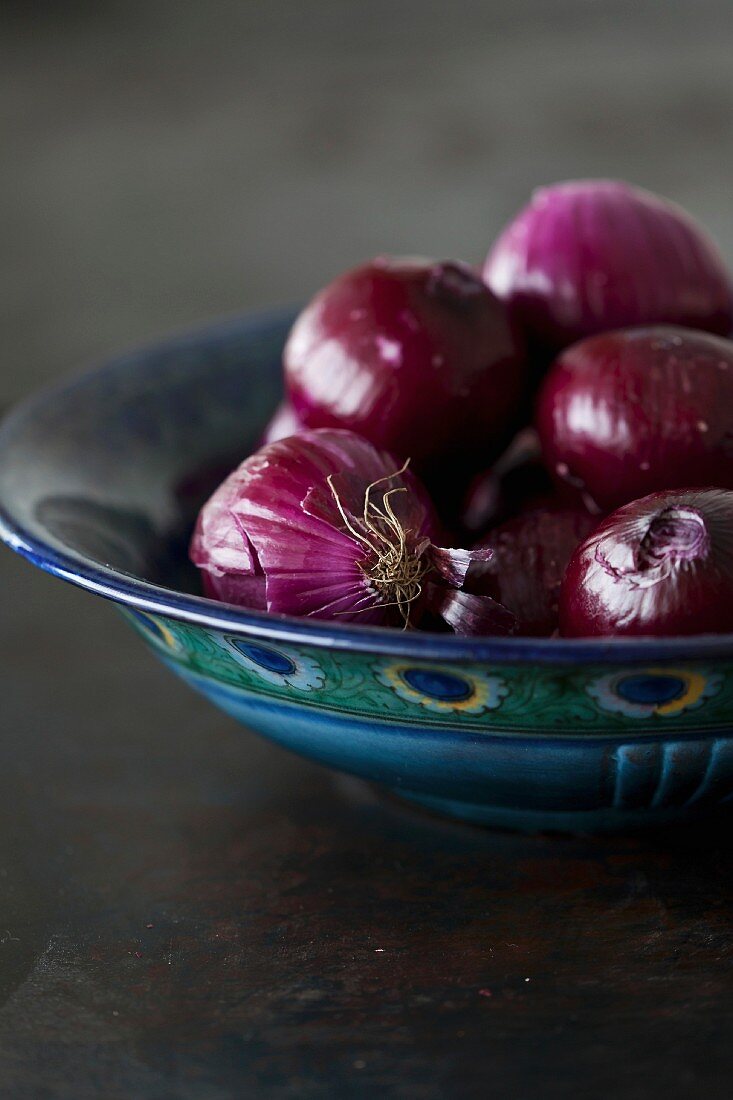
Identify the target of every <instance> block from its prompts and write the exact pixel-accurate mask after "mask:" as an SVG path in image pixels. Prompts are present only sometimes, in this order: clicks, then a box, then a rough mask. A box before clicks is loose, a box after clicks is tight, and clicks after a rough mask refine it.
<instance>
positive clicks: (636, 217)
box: [484, 180, 733, 349]
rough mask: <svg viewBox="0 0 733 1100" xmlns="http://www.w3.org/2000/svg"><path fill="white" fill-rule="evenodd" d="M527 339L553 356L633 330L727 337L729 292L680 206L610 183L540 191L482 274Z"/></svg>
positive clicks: (708, 245) (717, 263) (715, 255)
mask: <svg viewBox="0 0 733 1100" xmlns="http://www.w3.org/2000/svg"><path fill="white" fill-rule="evenodd" d="M484 278H485V280H486V283H487V284H488V286H489V287H490V288H491V289H492V290H493V291H494V293H495V294H497V295H498V296H499V297H500V298H501V299H503V300H504V301H505V302H507V303H508V304H509V306H510V308H511V311H512V314H513V316H514V317H515V318H516V319H517V320H518V321H519V322H520V323H521V324H522V326H523V327H524V328H525V330H526V331H527V333H528V334H530V335H531V336H532V337H534V339H535V340H536V341H537V342H538V343H540V344H542V345H546V346H549V347H552V348H555V349H559V348H562V347H565V346H566V345H567V344H571V343H573V342H574V341H575V340H579V339H581V338H582V337H584V336H590V335H592V334H594V333H597V332H606V331H608V330H609V329H615V328H624V327H626V326H628V325H644V324H657V323H661V322H668V323H670V324H677V325H688V326H689V327H691V328H701V329H707V330H709V331H710V332H717V333H720V334H723V335H726V334H727V333H729V332H730V330H731V321H732V319H733V289H732V288H731V281H730V276H729V275H728V272H727V271H726V269H725V266H724V264H723V260H722V258H721V256H720V254H719V252H718V250H717V248H716V246H715V244H714V243H713V241H712V240H711V239H710V238H709V237H708V235H707V234H706V233H705V232H704V231H703V230H702V229H701V227H700V226H699V225H697V223H696V222H694V221H693V220H692V218H691V217H690V216H689V215H688V214H686V213H685V211H684V210H682V209H680V207H678V206H676V205H674V204H673V203H671V202H668V201H667V200H665V199H662V198H659V197H658V196H656V195H653V194H652V193H651V192H649V191H643V190H641V189H640V188H638V187H631V186H630V185H629V184H626V183H619V182H615V181H613V180H581V181H578V182H571V183H559V184H555V185H554V186H553V187H546V188H542V189H541V190H539V191H536V192H535V194H534V195H533V196H532V200H531V202H530V203H529V205H528V206H526V207H525V208H524V209H523V210H522V211H521V212H520V213H519V214H518V215H517V217H516V218H515V219H514V221H513V222H511V224H510V225H509V226H508V227H507V228H506V229H505V230H504V232H503V233H502V235H501V236H500V237H499V239H498V241H497V242H496V244H495V245H494V247H493V248H492V250H491V252H490V253H489V256H488V258H487V260H486V264H485V267H484Z"/></svg>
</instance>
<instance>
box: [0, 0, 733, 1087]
mask: <svg viewBox="0 0 733 1100" xmlns="http://www.w3.org/2000/svg"><path fill="white" fill-rule="evenodd" d="M2 18H3V19H4V20H5V22H4V24H3V27H2V33H0V105H1V109H0V126H2V129H3V133H2V148H3V162H4V163H3V171H2V173H0V237H1V239H2V252H1V254H2V256H3V262H2V264H0V324H2V332H3V355H2V357H0V405H3V404H6V403H10V402H12V401H14V400H16V399H17V398H19V397H21V396H22V395H23V394H25V393H27V392H29V391H30V390H31V389H33V388H34V387H35V386H36V385H38V384H40V383H42V382H44V381H48V380H50V379H52V378H54V377H56V376H58V375H60V374H63V373H65V372H67V371H68V370H71V369H73V368H75V367H76V366H77V365H78V363H79V362H82V361H85V360H88V359H89V358H92V357H95V356H97V355H100V354H103V353H107V352H108V351H110V350H112V349H113V348H116V347H119V346H122V345H125V344H127V343H132V342H136V341H139V340H141V339H143V338H146V337H147V336H150V335H153V334H154V333H156V332H161V331H163V330H165V329H167V328H169V327H172V326H175V325H179V324H182V323H189V322H191V321H193V320H195V319H196V318H198V317H203V316H204V315H207V314H213V313H217V312H223V311H225V310H229V309H235V308H248V307H250V306H257V305H263V304H266V303H271V302H278V301H280V302H281V301H288V300H295V299H298V298H301V297H304V296H306V295H307V294H308V293H309V292H310V291H312V289H313V288H314V287H316V286H317V285H319V284H320V283H322V282H324V281H325V280H327V279H328V278H329V277H330V276H331V275H332V274H333V273H334V272H335V271H337V270H338V269H339V268H341V267H343V266H345V265H346V264H348V263H352V262H356V261H357V260H359V259H361V258H362V257H364V256H367V255H369V254H373V253H376V252H379V251H384V250H392V251H408V252H416V251H419V252H427V253H429V254H438V255H450V254H451V253H458V254H460V255H463V256H465V257H466V258H468V259H479V258H480V256H481V253H482V252H483V251H484V249H485V246H486V244H487V243H488V240H489V239H490V237H491V236H492V234H493V233H494V232H495V231H496V230H497V229H498V227H499V226H500V224H501V222H502V220H503V219H505V218H506V217H507V216H508V215H509V214H510V213H511V211H512V210H513V209H514V208H515V207H516V206H517V204H518V203H519V202H521V201H523V199H524V198H525V196H526V194H527V193H528V191H529V190H530V188H531V187H532V186H533V185H535V184H536V183H538V182H543V181H547V180H552V179H554V178H563V177H567V176H577V175H588V174H594V175H599V174H601V175H603V174H606V175H620V176H624V177H628V178H631V179H633V180H635V181H636V182H639V183H642V184H646V185H647V186H651V187H653V188H656V189H659V190H661V191H663V192H666V193H667V194H669V195H671V196H672V197H674V198H677V199H678V200H680V201H682V202H683V203H685V204H686V205H688V206H689V207H690V208H691V209H692V210H693V211H695V213H697V214H698V215H699V216H701V217H702V218H703V219H704V220H705V221H706V222H707V224H708V225H709V226H710V228H711V229H712V230H713V231H714V232H715V234H716V235H717V236H718V238H719V239H720V241H721V244H722V247H723V249H724V251H726V253H727V254H728V255H729V256H733V220H731V217H730V187H729V180H730V178H731V174H733V130H732V129H731V126H730V119H731V104H732V101H733V68H732V67H731V65H730V42H731V33H732V32H733V10H731V8H730V5H729V4H728V3H727V0H689V2H686V0H668V2H666V3H665V4H664V5H661V4H659V5H657V4H649V5H639V4H632V3H630V2H629V3H627V2H626V0H609V2H608V3H604V4H603V5H597V4H588V3H586V2H585V0H557V2H552V3H545V2H544V0H494V2H492V3H485V2H483V0H482V2H479V0H453V2H452V3H450V4H444V3H440V2H438V0H389V2H388V0H370V3H368V4H360V3H358V0H322V2H319V3H313V4H307V5H304V4H302V3H300V2H299V3H295V2H291V0H268V2H267V3H261V4H260V3H241V4H230V3H225V2H224V0H210V2H207V3H204V2H203V0H175V2H174V0H146V2H144V3H143V2H142V0H128V2H127V3H125V4H118V3H115V2H113V0H107V2H104V3H98V4H88V3H85V2H83V0H75V2H73V3H68V4H64V5H53V4H49V5H44V4H34V5H29V4H22V3H20V2H15V3H10V2H9V3H8V4H6V5H3V14H2ZM0 592H1V593H2V603H1V604H0V625H1V629H0V687H1V688H2V690H1V691H0V733H1V736H0V815H1V816H2V827H1V828H0V1094H1V1095H2V1096H3V1097H4V1096H8V1097H10V1098H11V1100H37V1098H40V1100H44V1098H53V1100H55V1098H57V1097H58V1098H61V1100H88V1098H93V1100H96V1098H97V1097H100V1098H105V1100H107V1098H110V1100H117V1098H120V1100H122V1098H124V1100H128V1098H131V1097H133V1098H135V1100H137V1098H140V1100H169V1098H170V1100H179V1098H180V1100H225V1098H229V1097H253V1098H259V1097H265V1098H268V1097H274V1098H280V1097H283V1098H301V1097H302V1098H305V1100H308V1098H311V1097H314V1098H316V1097H317V1098H321V1097H325V1098H331V1097H335V1098H338V1100H340V1098H342V1097H344V1098H350V1097H356V1098H358V1097H372V1096H374V1095H380V1094H381V1095H384V1096H385V1097H390V1098H391V1097H395V1098H401V1097H405V1098H409V1100H421V1098H425V1100H433V1098H435V1100H443V1098H450V1100H453V1098H454V1097H456V1098H461V1097H474V1096H476V1097H486V1096H491V1097H493V1096H496V1097H499V1096H501V1097H504V1096H508V1097H518V1098H520V1100H523V1098H525V1097H527V1098H532V1100H535V1098H540V1100H554V1098H563V1100H564V1098H566V1097H571V1096H572V1097H577V1098H580V1100H583V1098H584V1097H593V1098H599V1100H616V1098H618V1100H621V1098H623V1100H676V1098H680V1100H686V1098H692V1097H695V1098H697V1097H707V1098H710V1100H715V1098H717V1097H721V1098H722V1097H726V1098H727V1097H729V1096H730V1094H731V1085H730V1079H731V1075H732V1073H733V1041H732V1040H733V934H732V929H731V904H730V903H731V873H730V872H731V839H730V831H729V830H727V829H725V828H724V827H723V825H722V824H720V823H718V824H710V825H707V826H700V827H699V828H690V829H685V830H680V831H667V832H663V833H657V834H654V835H650V836H646V837H642V836H632V837H625V838H611V839H608V838H607V839H593V838H577V837H576V838H572V837H571V838H568V837H550V836H539V837H536V836H535V837H533V836H529V837H527V836H519V835H512V834H508V833H506V834H502V833H497V832H488V831H486V832H482V831H479V830H473V829H469V828H464V827H459V826H455V825H451V824H448V823H444V822H441V821H439V820H437V819H432V818H429V817H427V816H420V815H418V814H416V813H414V812H412V811H409V810H407V809H405V808H403V807H402V806H400V805H399V804H398V803H396V802H394V801H391V800H388V799H385V798H383V797H382V796H381V795H380V794H379V793H377V792H375V791H373V790H371V789H370V788H368V787H366V786H364V785H361V784H358V783H356V782H353V781H350V780H346V779H342V778H338V777H335V776H332V775H330V774H329V773H327V772H325V771H323V770H321V769H319V768H317V767H314V766H312V765H309V764H307V763H304V762H301V761H299V760H297V759H295V758H293V757H290V756H287V755H286V754H284V753H283V752H281V751H280V750H278V749H276V748H274V747H272V746H269V745H267V744H266V743H265V742H263V741H260V740H258V739H257V738H256V737H254V736H253V735H251V734H249V733H247V732H246V731H245V730H242V729H240V728H238V727H237V726H236V725H235V724H234V723H233V722H232V721H231V720H229V719H228V718H226V717H224V716H223V715H221V714H219V713H217V712H216V711H214V710H213V709H212V708H210V707H209V706H208V705H207V704H206V703H205V702H204V701H203V700H201V699H199V698H198V697H196V696H194V695H191V694H189V693H187V692H186V690H185V688H184V687H183V686H182V685H181V684H180V683H179V682H178V681H175V680H174V679H173V678H172V677H171V676H170V674H169V673H167V672H166V671H165V670H164V669H163V668H162V667H160V666H159V665H158V664H157V663H156V662H155V661H154V659H153V658H152V656H150V655H149V654H148V653H147V652H145V651H144V649H143V647H142V646H141V644H140V642H139V641H138V640H137V639H136V638H135V637H133V635H132V633H131V632H130V631H129V630H128V628H127V627H126V626H125V625H124V624H123V623H122V621H121V620H120V619H119V617H118V616H117V615H116V613H115V612H114V610H113V608H112V607H111V606H109V605H105V604H103V603H102V602H101V601H98V600H95V599H93V598H92V597H89V596H86V595H84V594H82V593H80V592H78V591H74V590H73V589H71V588H69V587H66V586H64V585H62V584H61V583H59V582H57V581H54V580H52V579H50V578H48V577H45V576H43V575H42V574H40V573H36V572H34V571H33V570H31V569H30V568H29V567H28V566H27V565H25V564H23V563H21V562H20V561H19V560H17V559H15V558H13V557H12V556H11V555H10V554H9V553H5V554H3V555H2V557H1V558H0Z"/></svg>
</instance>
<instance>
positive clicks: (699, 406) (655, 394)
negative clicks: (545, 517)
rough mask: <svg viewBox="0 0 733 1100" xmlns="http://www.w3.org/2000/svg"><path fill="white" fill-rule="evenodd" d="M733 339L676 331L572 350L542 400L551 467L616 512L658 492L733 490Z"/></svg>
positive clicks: (620, 336) (641, 333)
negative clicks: (693, 488)
mask: <svg viewBox="0 0 733 1100" xmlns="http://www.w3.org/2000/svg"><path fill="white" fill-rule="evenodd" d="M731 410H733V343H731V342H730V341H729V340H723V339H721V338H720V337H718V336H711V335H709V334H708V333H704V332H693V331H692V330H690V329H679V328H672V327H668V326H660V327H658V328H648V329H628V330H625V331H621V332H612V333H607V334H606V335H603V336H595V337H592V338H591V339H589V340H584V341H582V342H581V343H579V344H575V345H574V346H573V347H571V348H567V349H566V350H565V351H564V352H562V353H561V354H560V356H559V358H558V359H557V360H556V361H555V363H554V365H553V367H552V369H551V370H550V373H549V374H548V376H547V378H546V380H545V384H544V386H543V388H542V391H541V393H540V396H539V400H538V406H537V427H538V430H539V434H540V439H541V443H542V450H543V453H544V456H545V461H546V463H547V466H548V468H549V469H550V471H551V472H552V473H553V474H554V475H555V477H556V478H557V479H558V481H560V482H564V483H565V484H566V485H569V486H570V487H571V488H573V489H577V490H580V491H581V492H585V493H587V494H589V495H590V497H591V498H592V499H593V500H594V501H595V502H596V503H597V504H598V505H599V506H600V508H601V510H602V511H606V512H607V511H610V510H611V509H612V508H615V507H617V506H618V505H619V504H625V503H626V502H627V501H629V500H635V499H636V498H637V497H640V496H644V495H645V494H647V493H651V492H654V491H655V490H658V489H677V488H684V487H685V486H689V485H721V486H723V487H724V488H733V420H732V419H731V415H732V414H731Z"/></svg>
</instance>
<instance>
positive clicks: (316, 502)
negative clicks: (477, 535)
mask: <svg viewBox="0 0 733 1100" xmlns="http://www.w3.org/2000/svg"><path fill="white" fill-rule="evenodd" d="M437 530H438V526H437V521H436V518H435V516H434V514H433V511H432V507H431V505H430V502H429V500H428V498H427V496H426V494H425V491H424V490H423V488H422V486H421V485H420V483H419V482H418V481H417V479H416V478H415V477H413V476H412V475H411V474H410V473H409V471H408V470H407V469H406V468H405V467H404V466H403V467H400V466H399V464H398V463H397V462H396V461H395V460H394V459H393V458H391V456H390V455H388V454H386V453H385V452H382V451H378V450H377V449H376V448H375V447H373V446H372V445H371V443H368V442H367V441H366V440H364V439H361V438H360V437H359V436H357V435H355V434H354V433H352V432H345V431H331V430H321V431H308V430H304V431H302V432H300V433H299V434H298V435H293V436H290V437H288V438H287V439H282V440H279V441H278V442H275V443H271V444H269V445H267V446H265V447H263V448H262V449H261V450H260V451H258V452H257V453H256V454H254V455H252V456H251V457H250V458H248V459H246V460H245V461H244V462H243V463H242V465H241V466H239V467H238V468H237V469H236V470H235V471H234V472H233V473H232V474H230V475H229V477H228V478H227V479H226V481H224V482H223V484H222V485H221V486H220V487H219V488H218V489H217V491H216V492H215V493H214V495H213V496H212V497H211V499H210V500H209V501H208V502H207V504H205V505H204V507H203V508H202V510H201V512H200V514H199V518H198V523H197V525H196V530H195V532H194V535H193V539H192V541H191V550H190V554H191V560H192V561H193V563H194V564H195V565H196V566H198V568H199V569H200V570H201V573H202V578H203V585H204V591H205V592H206V594H207V595H209V596H211V597H213V598H218V599H223V600H226V601H227V602H229V603H236V604H241V605H244V606H247V607H256V608H266V609H267V610H268V611H272V612H279V613H282V614H287V615H305V616H312V617H313V618H318V619H335V620H336V621H339V622H349V621H356V622H359V623H370V624H376V625H385V626H387V625H403V626H406V625H411V626H414V625H417V624H418V623H419V621H420V619H421V618H422V617H423V616H425V617H426V618H427V617H429V616H440V617H442V618H443V620H444V621H446V622H447V623H448V624H449V625H450V626H451V627H452V628H453V629H454V630H455V631H456V632H457V633H476V632H478V633H488V634H496V633H507V632H510V631H511V630H512V629H513V627H514V619H513V616H512V615H511V614H510V613H509V612H508V611H506V609H504V608H501V607H499V606H498V605H497V604H496V603H495V602H494V601H493V600H492V599H490V598H488V597H482V596H480V595H471V594H470V593H462V594H461V598H460V600H459V599H457V598H456V594H455V593H456V590H458V589H460V588H461V587H462V585H463V582H464V580H465V577H466V573H467V571H468V568H469V566H470V565H471V564H472V562H475V561H485V560H487V559H488V558H489V557H490V556H491V554H490V551H487V550H477V551H469V550H461V549H459V550H451V549H445V548H442V547H439V546H436V545H434V542H433V539H434V538H435V537H436V532H437Z"/></svg>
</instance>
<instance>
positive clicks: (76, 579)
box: [0, 308, 733, 665]
mask: <svg viewBox="0 0 733 1100" xmlns="http://www.w3.org/2000/svg"><path fill="white" fill-rule="evenodd" d="M288 314H290V315H292V310H285V309H282V308H281V309H276V310H267V311H258V312H255V313H245V314H234V315H227V316H225V317H221V318H218V319H215V320H214V321H209V322H206V323H203V324H198V325H196V326H194V327H188V328H185V329H184V330H183V331H180V332H176V333H174V334H172V335H169V336H167V337H163V338H162V339H157V340H154V341H151V342H145V343H142V344H140V345H137V346H135V347H133V348H132V350H129V351H127V352H124V353H123V354H121V355H117V356H115V357H114V358H112V359H110V360H108V361H103V362H102V364H101V365H97V366H93V367H92V368H91V369H87V370H84V371H83V372H81V373H78V372H77V373H74V374H72V375H70V376H68V377H66V378H62V379H61V380H60V381H57V382H54V383H51V384H50V385H48V386H44V387H42V388H41V389H39V390H38V391H36V392H35V393H34V394H32V395H31V396H29V397H27V398H25V399H24V400H21V401H20V402H19V403H18V404H17V405H16V406H15V407H14V408H12V409H11V411H10V412H9V413H8V414H7V415H6V416H5V417H4V418H3V420H2V421H1V422H0V464H2V462H3V455H4V452H6V451H8V450H9V445H10V444H11V443H12V440H13V437H14V436H15V434H16V433H18V432H20V431H22V429H23V427H24V426H25V425H27V424H29V423H31V422H32V421H33V419H34V417H35V416H36V415H37V414H38V413H39V412H41V411H42V410H43V409H45V408H46V406H47V405H48V404H49V403H52V402H55V401H56V400H57V399H58V398H59V397H60V396H61V395H62V394H63V395H68V393H69V391H72V390H75V389H80V388H83V387H84V386H85V385H86V384H88V383H89V382H91V381H93V380H97V379H98V378H99V376H100V374H107V373H116V372H119V371H122V370H124V369H125V368H126V367H129V365H130V364H131V362H133V361H134V360H135V359H136V358H137V357H139V356H141V355H151V354H153V353H155V354H160V355H162V354H165V353H166V352H172V351H175V350H177V349H180V348H181V346H186V345H188V344H194V343H195V344H200V343H201V341H202V339H205V337H206V336H207V335H209V336H210V337H213V336H217V337H220V336H221V335H222V334H223V333H224V332H225V331H226V330H227V329H228V328H230V327H231V328H237V329H241V327H242V325H244V327H245V330H246V329H250V330H252V331H256V330H257V329H259V328H260V327H261V326H263V325H266V324H269V323H272V322H274V321H277V320H278V319H283V318H284V317H285V316H287V315H288ZM0 540H2V542H4V543H5V544H6V545H7V546H8V547H9V548H10V549H11V550H14V551H15V552H16V553H18V554H20V555H21V556H22V557H24V558H26V559H27V560H28V561H29V562H31V563H32V564H33V565H35V566H37V567H38V568H40V569H42V570H44V571H45V572H47V573H51V574H52V575H54V576H57V577H60V578H61V579H63V580H66V581H69V582H70V583H72V584H75V585H77V586H78V587H80V588H83V589H86V590H87V591H90V592H93V593H96V594H97V595H99V596H102V597H104V598H105V599H109V600H112V601H113V602H116V603H119V604H121V605H123V606H124V607H128V608H131V609H133V610H137V611H143V612H148V613H152V614H158V615H163V616H167V617H169V618H172V619H177V620H180V621H181V622H186V623H190V624H192V625H194V626H200V627H204V628H209V629H212V630H217V631H222V632H224V633H226V634H233V635H242V636H246V637H255V638H260V639H262V640H265V641H268V642H283V643H286V644H287V643H290V644H297V645H311V646H315V647H317V648H329V649H336V650H340V651H347V652H348V651H352V652H353V651H358V652H363V653H370V654H382V655H385V656H391V657H400V658H403V659H415V660H425V659H427V660H433V661H441V662H448V663H454V662H456V661H470V662H474V663H475V662H481V661H490V662H492V663H504V662H510V663H526V662H531V663H534V664H540V665H555V664H608V663H611V664H619V665H622V664H629V663H630V664H647V663H649V662H656V661H665V662H669V661H683V662H688V661H690V660H694V659H699V658H702V659H711V658H722V657H733V633H728V634H701V635H678V636H675V637H670V638H657V637H652V636H646V637H636V638H629V637H624V638H532V637H509V638H507V637H485V638H473V637H470V638H469V637H456V636H455V635H450V634H429V633H419V632H418V631H415V632H409V633H405V632H402V631H397V630H395V629H394V628H388V627H377V626H354V625H352V624H347V623H343V624H334V623H332V622H329V621H327V620H317V619H304V618H296V617H293V616H285V615H273V614H270V613H267V612H262V611H249V610H247V609H245V608H241V607H237V606H235V605H234V604H227V603H220V602H217V601H216V600H210V599H208V598H206V597H204V596H197V595H194V594H193V593H188V592H179V591H177V590H175V589H170V588H165V587H163V586H161V585H156V584H153V583H151V582H150V581H146V580H142V579H141V578H138V577H135V576H133V575H131V574H127V573H124V572H122V571H120V570H117V569H113V568H112V567H111V566H108V565H104V564H102V563H99V562H96V561H94V560H93V559H92V558H89V557H85V556H84V555H82V554H71V553H66V552H65V551H63V550H61V549H59V548H58V547H56V546H53V545H51V544H50V543H49V542H47V541H45V540H43V539H41V538H37V537H36V536H35V535H33V534H31V532H30V531H28V530H27V528H25V527H24V525H23V523H22V522H21V521H20V520H19V518H18V517H17V516H16V515H15V514H14V511H13V508H12V505H11V504H10V503H9V502H8V501H7V500H5V499H3V498H2V497H0Z"/></svg>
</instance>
